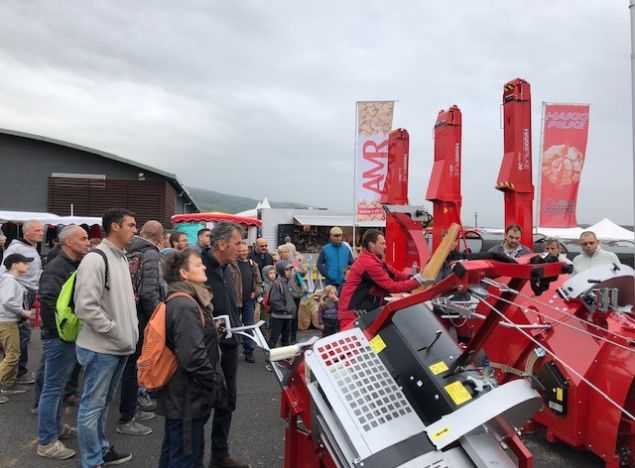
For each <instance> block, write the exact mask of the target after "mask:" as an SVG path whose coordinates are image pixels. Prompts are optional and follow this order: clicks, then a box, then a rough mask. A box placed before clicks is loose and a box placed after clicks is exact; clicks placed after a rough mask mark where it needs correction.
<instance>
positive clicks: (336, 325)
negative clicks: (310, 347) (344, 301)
mask: <svg viewBox="0 0 635 468" xmlns="http://www.w3.org/2000/svg"><path fill="white" fill-rule="evenodd" d="M322 323H323V324H324V328H322V337H325V336H329V335H332V334H334V333H337V332H338V331H340V321H339V320H337V319H327V318H325V319H323V320H322Z"/></svg>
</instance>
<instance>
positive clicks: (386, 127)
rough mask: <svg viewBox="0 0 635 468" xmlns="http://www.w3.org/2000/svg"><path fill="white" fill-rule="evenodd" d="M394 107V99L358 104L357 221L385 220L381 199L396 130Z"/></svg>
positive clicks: (356, 152) (356, 155)
mask: <svg viewBox="0 0 635 468" xmlns="http://www.w3.org/2000/svg"><path fill="white" fill-rule="evenodd" d="M394 107H395V102H394V101H360V102H358V103H357V144H356V146H355V219H356V222H366V221H381V220H384V219H385V213H384V209H383V208H382V206H381V203H380V198H381V194H382V190H383V188H384V182H385V181H386V173H387V169H388V135H389V134H390V130H391V129H392V116H393V110H394Z"/></svg>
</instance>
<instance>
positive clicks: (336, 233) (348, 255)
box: [317, 226, 354, 287]
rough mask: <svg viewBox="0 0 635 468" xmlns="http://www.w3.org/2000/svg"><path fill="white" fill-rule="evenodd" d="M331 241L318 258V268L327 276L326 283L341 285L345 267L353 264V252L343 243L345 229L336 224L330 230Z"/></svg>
mask: <svg viewBox="0 0 635 468" xmlns="http://www.w3.org/2000/svg"><path fill="white" fill-rule="evenodd" d="M329 234H330V237H331V242H330V243H328V244H326V245H325V246H324V247H322V250H321V251H320V255H319V256H318V260H317V269H318V271H319V272H320V274H321V275H322V276H324V277H325V278H326V284H332V285H333V286H336V287H337V286H339V285H340V284H342V283H343V282H344V269H345V268H346V267H347V266H349V265H352V264H353V260H354V259H353V253H352V252H351V249H349V248H348V247H347V246H346V245H345V244H343V243H342V236H343V235H344V231H342V228H340V227H339V226H334V227H332V228H331V231H330V233H329Z"/></svg>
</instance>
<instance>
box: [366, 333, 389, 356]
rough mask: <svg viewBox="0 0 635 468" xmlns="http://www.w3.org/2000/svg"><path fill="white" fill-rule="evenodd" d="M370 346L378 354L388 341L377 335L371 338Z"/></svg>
mask: <svg viewBox="0 0 635 468" xmlns="http://www.w3.org/2000/svg"><path fill="white" fill-rule="evenodd" d="M370 347H371V348H373V351H375V352H376V353H377V354H379V353H381V352H382V351H383V350H384V349H385V348H386V343H385V342H384V340H382V339H381V336H379V335H377V336H375V338H373V339H372V340H370Z"/></svg>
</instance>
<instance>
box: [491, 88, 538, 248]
mask: <svg viewBox="0 0 635 468" xmlns="http://www.w3.org/2000/svg"><path fill="white" fill-rule="evenodd" d="M503 151H504V154H503V163H502V164H501V168H500V172H499V173H498V180H497V181H496V188H497V189H498V190H500V191H502V192H503V193H504V194H505V226H507V225H509V224H512V223H515V224H518V225H520V227H521V228H522V236H521V238H520V241H521V243H522V244H523V245H525V246H527V247H529V248H530V249H533V246H534V241H533V236H532V226H533V217H532V207H533V201H534V186H533V184H532V182H531V175H532V172H531V87H530V86H529V83H527V82H526V81H525V80H522V79H520V78H516V79H515V80H512V81H510V82H508V83H506V84H505V85H504V87H503Z"/></svg>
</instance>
